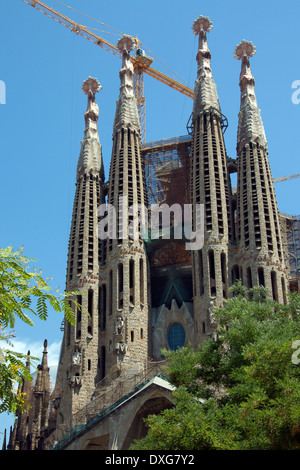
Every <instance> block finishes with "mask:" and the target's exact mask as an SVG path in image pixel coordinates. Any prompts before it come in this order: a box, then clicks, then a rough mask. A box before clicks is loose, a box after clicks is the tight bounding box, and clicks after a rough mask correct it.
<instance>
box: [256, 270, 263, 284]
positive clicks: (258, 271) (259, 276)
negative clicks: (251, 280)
mask: <svg viewBox="0 0 300 470" xmlns="http://www.w3.org/2000/svg"><path fill="white" fill-rule="evenodd" d="M257 273H258V285H259V286H263V287H265V275H264V270H263V268H258V270H257Z"/></svg>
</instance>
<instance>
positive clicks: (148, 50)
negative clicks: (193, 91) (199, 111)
mask: <svg viewBox="0 0 300 470" xmlns="http://www.w3.org/2000/svg"><path fill="white" fill-rule="evenodd" d="M54 1H55V2H56V3H59V4H60V5H63V6H64V7H66V8H69V10H73V11H74V12H76V13H79V14H80V15H82V16H85V17H86V18H89V19H90V20H93V21H96V22H97V23H99V24H101V25H102V26H106V27H107V28H110V29H112V30H114V31H116V33H112V32H110V31H102V30H98V29H96V28H90V29H94V30H95V31H99V32H101V33H105V34H114V35H115V36H124V33H122V31H119V30H118V29H116V28H113V27H112V26H109V25H107V24H105V23H103V22H102V21H99V20H96V19H95V18H92V17H91V16H89V15H86V14H85V13H82V12H81V11H79V10H76V9H75V8H73V7H70V6H69V5H66V4H65V3H63V2H61V1H59V0H54ZM140 44H141V45H142V46H143V48H144V49H145V50H146V51H147V52H148V54H149V55H151V56H152V57H153V58H155V60H156V61H157V62H159V63H160V64H161V65H162V66H163V67H165V68H166V69H167V70H169V71H170V72H171V73H172V74H173V75H174V76H176V77H177V78H179V79H180V80H181V82H183V83H185V84H186V85H188V87H190V84H189V83H188V82H187V81H186V80H184V79H183V78H182V77H180V75H178V73H176V72H174V70H172V69H171V68H170V67H169V66H168V65H167V64H165V63H164V62H163V61H162V60H160V59H159V58H158V57H157V56H155V55H154V54H153V52H152V51H151V50H150V49H147V48H146V46H145V45H144V44H143V43H142V42H141V41H140Z"/></svg>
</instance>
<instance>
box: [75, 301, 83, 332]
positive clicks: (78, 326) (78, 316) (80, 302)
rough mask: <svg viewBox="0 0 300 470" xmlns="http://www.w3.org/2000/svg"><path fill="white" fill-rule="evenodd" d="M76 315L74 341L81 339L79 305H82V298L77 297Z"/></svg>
mask: <svg viewBox="0 0 300 470" xmlns="http://www.w3.org/2000/svg"><path fill="white" fill-rule="evenodd" d="M77 304H78V307H77V315H76V339H80V338H81V305H82V296H81V295H77Z"/></svg>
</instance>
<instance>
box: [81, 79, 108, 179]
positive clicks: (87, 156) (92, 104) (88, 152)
mask: <svg viewBox="0 0 300 470" xmlns="http://www.w3.org/2000/svg"><path fill="white" fill-rule="evenodd" d="M81 89H82V90H83V92H84V93H85V94H86V95H87V97H88V103H87V110H86V112H85V114H84V119H85V130H84V139H83V140H82V142H81V150H80V155H79V159H78V165H77V173H78V175H79V174H81V172H82V171H90V170H95V171H97V172H100V176H101V178H102V180H104V167H103V162H102V149H101V145H100V140H99V134H98V126H97V121H98V118H99V107H98V105H97V103H96V100H95V94H96V93H97V92H98V91H100V90H101V89H102V86H101V85H100V83H99V82H98V80H97V79H96V78H92V77H88V78H87V80H85V81H84V82H83V85H82V87H81Z"/></svg>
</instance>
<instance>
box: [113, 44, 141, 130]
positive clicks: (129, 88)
mask: <svg viewBox="0 0 300 470" xmlns="http://www.w3.org/2000/svg"><path fill="white" fill-rule="evenodd" d="M134 44H135V43H134V40H133V39H132V38H131V36H127V35H124V36H123V37H122V38H121V39H120V40H119V41H118V44H117V46H118V48H119V50H120V52H122V54H123V57H122V68H121V70H120V80H121V86H120V95H119V99H118V101H117V109H116V114H115V121H114V133H115V132H117V131H118V130H120V129H121V128H122V127H131V128H134V129H135V130H136V131H138V132H140V122H139V115H138V109H137V103H136V98H135V96H134V89H133V75H134V70H133V64H132V61H131V60H130V51H131V50H133V48H134Z"/></svg>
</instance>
